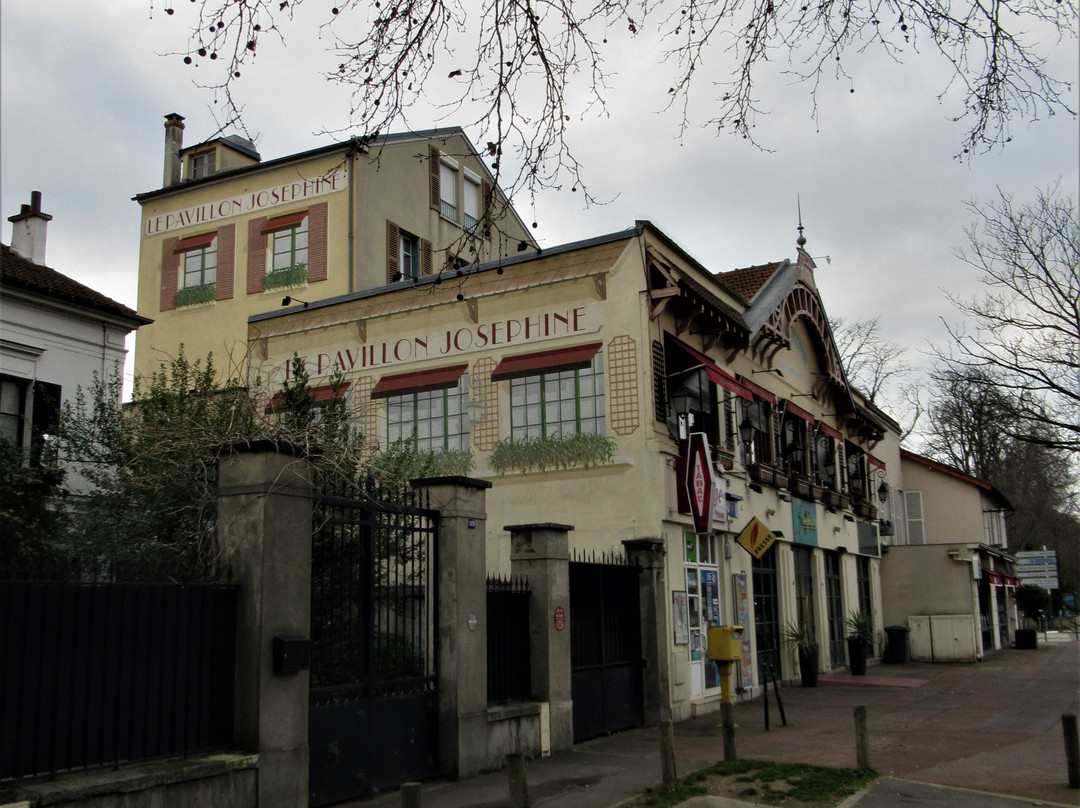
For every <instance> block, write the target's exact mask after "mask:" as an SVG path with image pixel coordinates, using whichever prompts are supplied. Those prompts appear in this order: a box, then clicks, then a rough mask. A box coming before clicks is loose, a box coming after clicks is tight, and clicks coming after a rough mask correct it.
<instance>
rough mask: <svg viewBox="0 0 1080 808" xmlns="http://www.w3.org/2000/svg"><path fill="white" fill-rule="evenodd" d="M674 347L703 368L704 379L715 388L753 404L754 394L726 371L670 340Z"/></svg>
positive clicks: (691, 349) (688, 348) (677, 342)
mask: <svg viewBox="0 0 1080 808" xmlns="http://www.w3.org/2000/svg"><path fill="white" fill-rule="evenodd" d="M672 341H673V342H674V343H675V344H676V345H678V346H679V347H680V348H682V349H683V350H684V351H686V352H687V353H688V354H690V356H692V357H694V359H696V360H697V361H698V362H700V363H701V364H702V365H704V366H705V377H706V378H707V379H708V380H709V381H710V382H712V383H713V384H715V385H716V386H717V387H720V388H723V389H724V390H727V391H728V392H729V393H734V394H735V395H737V396H738V397H739V398H744V399H746V400H747V401H749V402H751V403H753V401H754V394H753V393H751V392H750V391H749V390H747V389H746V388H745V387H743V386H742V385H741V384H739V381H738V379H736V378H735V377H734V376H732V375H731V374H730V373H728V372H727V371H726V370H722V369H721V368H720V366H719V365H717V364H716V363H715V362H714V361H712V360H711V359H709V357H707V356H706V355H705V354H703V353H699V352H698V351H695V350H694V349H693V348H691V347H690V346H689V345H685V344H683V343H681V342H679V341H678V340H672Z"/></svg>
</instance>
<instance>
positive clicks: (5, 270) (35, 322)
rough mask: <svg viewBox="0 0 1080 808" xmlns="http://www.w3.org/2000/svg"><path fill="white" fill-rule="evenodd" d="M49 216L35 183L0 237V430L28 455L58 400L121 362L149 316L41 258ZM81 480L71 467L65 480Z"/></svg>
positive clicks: (48, 429)
mask: <svg viewBox="0 0 1080 808" xmlns="http://www.w3.org/2000/svg"><path fill="white" fill-rule="evenodd" d="M51 219H52V216H50V215H49V214H47V213H42V211H41V193H40V192H38V191H35V192H34V193H33V194H32V196H31V202H30V204H29V205H23V206H22V211H20V212H19V213H18V214H16V215H15V216H12V217H10V218H9V219H8V221H10V222H11V223H12V235H11V245H10V246H8V245H6V244H0V436H2V437H3V438H4V439H6V440H8V441H10V442H11V443H13V444H14V445H15V446H17V447H19V448H21V449H24V450H26V451H27V453H28V457H29V458H32V459H39V458H40V457H41V456H42V452H46V453H47V452H48V451H49V449H48V446H49V443H50V435H51V434H52V430H53V429H54V427H55V424H56V419H57V416H58V414H59V410H60V406H61V404H62V403H63V402H64V401H67V400H71V399H72V398H73V397H74V395H75V391H76V389H77V388H78V387H82V388H83V389H86V388H88V387H89V386H90V384H91V383H92V382H93V380H94V374H95V373H97V374H101V375H103V376H104V375H107V374H109V373H111V372H112V371H113V368H114V367H115V366H117V364H119V366H120V367H123V363H124V357H125V355H126V353H127V351H126V349H125V348H124V340H125V338H126V337H127V335H128V334H129V333H131V332H132V331H134V330H135V329H136V328H138V327H139V326H140V325H143V324H145V323H149V322H151V321H150V320H148V319H147V318H145V317H141V316H139V315H138V314H136V313H135V312H134V311H132V310H131V309H129V308H128V307H127V306H124V305H122V304H120V303H117V302H116V301H115V300H112V299H110V298H108V297H106V296H105V295H103V294H101V293H100V292H96V291H94V290H93V289H90V288H89V287H87V286H83V285H82V284H81V283H78V282H77V281H74V280H72V279H71V278H69V277H67V276H66V275H63V274H61V273H60V272H57V271H56V270H55V269H51V268H50V267H47V266H45V235H46V227H47V225H48V223H49V221H50V220H51ZM85 485H86V483H85V481H83V480H82V478H81V477H79V476H78V475H77V474H74V473H72V474H69V476H68V486H69V487H70V488H72V489H73V490H75V491H78V490H81V489H82V488H84V487H85Z"/></svg>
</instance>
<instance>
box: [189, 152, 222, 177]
mask: <svg viewBox="0 0 1080 808" xmlns="http://www.w3.org/2000/svg"><path fill="white" fill-rule="evenodd" d="M216 168H217V153H216V152H212V151H208V152H203V153H202V154H196V155H193V156H192V158H191V179H193V180H200V179H202V178H203V177H209V176H210V175H211V174H213V173H214V171H215V169H216Z"/></svg>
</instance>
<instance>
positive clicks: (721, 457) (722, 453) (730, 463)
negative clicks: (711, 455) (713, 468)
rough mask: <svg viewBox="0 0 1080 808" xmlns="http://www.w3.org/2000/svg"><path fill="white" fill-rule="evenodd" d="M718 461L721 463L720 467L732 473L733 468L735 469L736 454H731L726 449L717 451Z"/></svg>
mask: <svg viewBox="0 0 1080 808" xmlns="http://www.w3.org/2000/svg"><path fill="white" fill-rule="evenodd" d="M716 459H717V460H718V461H719V463H720V465H721V466H722V467H723V468H724V469H726V470H727V471H731V470H732V469H733V468H735V453H734V452H729V451H727V450H726V449H717V450H716Z"/></svg>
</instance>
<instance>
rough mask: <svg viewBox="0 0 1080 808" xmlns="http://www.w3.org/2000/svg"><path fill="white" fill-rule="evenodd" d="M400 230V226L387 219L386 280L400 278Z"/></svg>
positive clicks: (391, 280)
mask: <svg viewBox="0 0 1080 808" xmlns="http://www.w3.org/2000/svg"><path fill="white" fill-rule="evenodd" d="M399 240H400V231H399V230H398V226H397V225H396V224H394V223H393V222H391V221H389V220H387V222H386V282H387V283H394V282H396V281H397V280H398V275H399V274H400V273H399V270H398V254H399V249H400V247H399V246H398V242H399Z"/></svg>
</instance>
